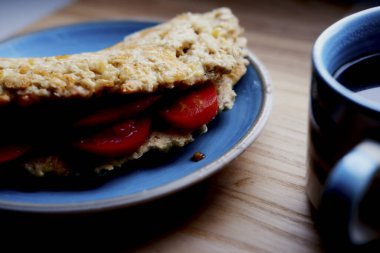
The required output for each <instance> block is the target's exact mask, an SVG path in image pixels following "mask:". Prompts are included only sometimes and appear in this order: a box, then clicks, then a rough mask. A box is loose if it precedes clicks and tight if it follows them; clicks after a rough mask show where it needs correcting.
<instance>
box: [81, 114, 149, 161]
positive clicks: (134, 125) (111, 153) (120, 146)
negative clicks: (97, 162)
mask: <svg viewBox="0 0 380 253" xmlns="http://www.w3.org/2000/svg"><path fill="white" fill-rule="evenodd" d="M149 134H150V118H141V119H128V120H125V121H123V122H121V123H118V124H116V125H114V126H112V127H109V128H106V129H104V130H103V131H101V132H99V133H96V134H94V135H92V136H89V137H86V138H83V139H81V140H79V141H78V142H76V143H75V144H74V145H75V146H76V147H78V148H79V149H81V150H83V151H86V152H89V153H93V154H97V155H101V156H107V157H118V156H123V155H128V154H130V153H133V152H134V151H136V150H137V149H138V148H139V147H140V146H141V145H142V144H144V142H145V141H146V139H147V138H148V137H149Z"/></svg>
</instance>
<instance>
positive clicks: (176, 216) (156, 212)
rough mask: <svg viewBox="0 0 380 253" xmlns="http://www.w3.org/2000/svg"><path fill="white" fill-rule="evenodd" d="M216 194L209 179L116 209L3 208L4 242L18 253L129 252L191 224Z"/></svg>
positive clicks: (0, 219)
mask: <svg viewBox="0 0 380 253" xmlns="http://www.w3.org/2000/svg"><path fill="white" fill-rule="evenodd" d="M212 196H213V194H212V188H211V185H210V182H209V180H208V181H205V182H203V183H201V184H198V185H195V186H193V187H191V188H189V189H186V190H184V191H181V192H179V193H176V194H174V195H171V196H169V197H165V198H162V199H159V200H156V201H153V202H150V203H147V204H144V205H139V206H135V207H130V208H123V209H118V210H112V211H103V212H98V213H79V214H54V215H52V214H35V213H18V212H8V211H1V212H0V224H1V230H2V233H1V234H2V236H1V237H2V238H1V244H2V248H8V246H10V247H11V249H12V252H18V251H20V250H21V249H27V250H28V252H42V251H49V252H57V251H65V252H78V250H79V249H85V252H91V251H95V252H99V251H100V252H115V251H123V252H129V251H131V250H133V249H136V248H138V247H139V246H141V245H147V244H149V243H150V242H151V241H152V240H154V239H159V238H161V237H165V236H166V235H168V234H170V233H171V232H173V231H175V229H177V228H180V227H181V226H183V225H184V224H186V223H189V222H191V220H192V219H194V218H195V217H196V216H197V215H198V214H199V213H200V212H201V211H202V209H205V208H207V203H209V202H210V198H212ZM15 239H16V242H17V243H15ZM8 243H9V245H7V244H8ZM81 251H82V252H84V251H83V250H81Z"/></svg>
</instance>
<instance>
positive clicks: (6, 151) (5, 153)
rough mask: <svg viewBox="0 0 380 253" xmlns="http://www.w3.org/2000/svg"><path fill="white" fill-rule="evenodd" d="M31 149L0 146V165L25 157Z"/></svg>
mask: <svg viewBox="0 0 380 253" xmlns="http://www.w3.org/2000/svg"><path fill="white" fill-rule="evenodd" d="M29 149H30V147H28V146H26V145H16V144H14V145H7V146H0V163H5V162H8V161H11V160H14V159H16V158H18V157H20V156H22V155H24V154H25V153H26V152H27V151H28V150H29Z"/></svg>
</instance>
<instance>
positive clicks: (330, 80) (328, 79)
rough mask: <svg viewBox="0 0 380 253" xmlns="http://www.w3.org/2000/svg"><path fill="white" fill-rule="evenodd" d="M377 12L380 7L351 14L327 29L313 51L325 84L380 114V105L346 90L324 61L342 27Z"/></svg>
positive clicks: (315, 65) (319, 37)
mask: <svg viewBox="0 0 380 253" xmlns="http://www.w3.org/2000/svg"><path fill="white" fill-rule="evenodd" d="M377 12H378V13H379V15H380V6H378V7H373V8H369V9H366V10H362V11H359V12H356V13H353V14H350V15H348V16H346V17H344V18H342V19H340V20H338V21H336V22H335V23H333V24H332V25H330V26H329V27H327V28H326V29H325V30H324V31H323V32H322V33H321V34H320V35H319V36H318V38H317V39H316V41H315V43H314V46H313V51H312V61H313V66H314V68H315V69H316V70H317V71H318V72H319V74H320V76H321V78H323V79H324V81H325V83H326V84H328V85H329V86H331V87H332V88H333V89H334V90H335V91H337V92H338V93H339V94H341V95H342V96H344V97H345V98H347V99H349V100H350V101H353V102H354V103H356V104H359V105H360V106H363V107H366V108H368V109H370V110H374V111H377V112H380V104H378V103H376V102H373V101H371V100H369V99H366V98H364V97H362V96H360V95H358V94H356V93H355V92H354V91H352V90H350V89H348V88H346V87H345V86H344V85H343V84H341V83H340V82H338V81H337V80H336V79H335V78H334V77H333V76H332V74H330V72H329V71H328V70H327V67H326V65H325V64H324V63H323V59H322V55H323V53H322V52H323V50H324V46H325V45H326V42H328V41H329V39H330V38H332V37H334V35H335V34H336V32H338V31H339V30H340V29H341V28H342V27H344V26H346V25H347V24H349V23H352V22H354V21H355V20H359V19H361V18H363V17H366V16H367V15H370V14H372V13H377Z"/></svg>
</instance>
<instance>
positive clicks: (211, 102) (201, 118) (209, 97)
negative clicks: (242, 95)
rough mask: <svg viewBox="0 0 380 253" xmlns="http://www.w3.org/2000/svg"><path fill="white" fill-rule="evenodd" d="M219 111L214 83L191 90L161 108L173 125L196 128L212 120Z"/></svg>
mask: <svg viewBox="0 0 380 253" xmlns="http://www.w3.org/2000/svg"><path fill="white" fill-rule="evenodd" d="M217 113H218V97H217V91H216V88H215V86H214V85H213V84H207V85H203V86H200V87H196V88H194V89H193V90H190V91H189V93H187V94H185V95H183V96H181V97H179V98H178V99H177V100H175V101H174V103H173V104H171V105H169V106H168V107H165V108H164V109H163V110H161V113H160V114H161V115H162V117H163V118H164V119H165V120H166V121H167V122H168V123H169V124H171V125H172V126H174V127H176V128H180V129H185V130H194V129H197V128H199V127H201V126H202V125H203V124H206V123H208V122H209V121H211V120H212V119H213V118H214V117H215V116H216V114H217Z"/></svg>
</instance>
